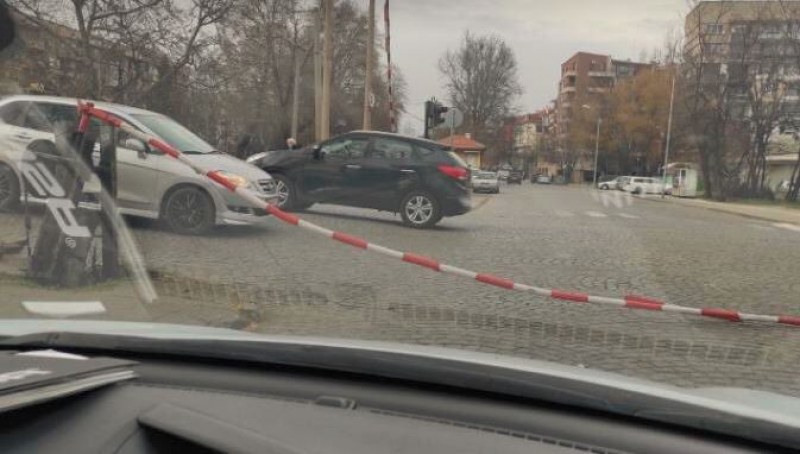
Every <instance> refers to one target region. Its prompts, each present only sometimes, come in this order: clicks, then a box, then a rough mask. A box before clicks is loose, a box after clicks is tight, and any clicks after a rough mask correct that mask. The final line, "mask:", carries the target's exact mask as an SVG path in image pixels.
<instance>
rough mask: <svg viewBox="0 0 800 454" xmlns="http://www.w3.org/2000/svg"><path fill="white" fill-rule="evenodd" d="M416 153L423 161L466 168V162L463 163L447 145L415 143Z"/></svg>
mask: <svg viewBox="0 0 800 454" xmlns="http://www.w3.org/2000/svg"><path fill="white" fill-rule="evenodd" d="M417 154H419V156H420V158H422V161H423V162H429V163H432V164H446V165H453V166H460V167H464V168H467V163H465V162H464V161H463V160H462V159H461V158H460V157H459V156H458V155H457V154H455V153H453V152H452V151H450V150H449V148H447V147H437V146H436V145H433V144H431V145H430V146H428V145H420V144H417Z"/></svg>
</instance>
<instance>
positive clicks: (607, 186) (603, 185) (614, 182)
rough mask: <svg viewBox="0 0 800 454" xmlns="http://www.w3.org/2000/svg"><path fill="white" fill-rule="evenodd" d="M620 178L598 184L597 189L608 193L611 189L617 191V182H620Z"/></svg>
mask: <svg viewBox="0 0 800 454" xmlns="http://www.w3.org/2000/svg"><path fill="white" fill-rule="evenodd" d="M619 178H620V177H617V178H613V179H611V180H608V181H601V182H599V183H597V189H602V190H604V191H607V190H609V189H617V182H618V181H619Z"/></svg>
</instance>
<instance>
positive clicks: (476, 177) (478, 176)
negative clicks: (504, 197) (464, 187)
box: [472, 171, 500, 194]
mask: <svg viewBox="0 0 800 454" xmlns="http://www.w3.org/2000/svg"><path fill="white" fill-rule="evenodd" d="M472 192H490V193H493V194H499V193H500V180H499V178H498V177H497V174H496V173H494V172H483V171H478V172H475V173H473V174H472Z"/></svg>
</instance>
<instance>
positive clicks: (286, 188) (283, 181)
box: [272, 174, 313, 211]
mask: <svg viewBox="0 0 800 454" xmlns="http://www.w3.org/2000/svg"><path fill="white" fill-rule="evenodd" d="M272 178H274V179H275V192H277V193H278V202H277V205H278V208H280V209H281V210H284V211H301V210H305V209H307V208H308V207H310V206H311V205H313V203H305V202H300V201H299V200H297V190H296V189H295V185H294V183H292V180H290V179H289V177H287V176H286V175H281V174H275V175H272Z"/></svg>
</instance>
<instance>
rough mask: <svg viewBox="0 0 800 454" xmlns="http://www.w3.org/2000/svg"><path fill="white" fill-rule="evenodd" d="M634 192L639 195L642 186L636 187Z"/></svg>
mask: <svg viewBox="0 0 800 454" xmlns="http://www.w3.org/2000/svg"><path fill="white" fill-rule="evenodd" d="M632 192H633V193H634V194H636V195H639V194H641V193H642V188H634V189H633V191H632Z"/></svg>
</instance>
